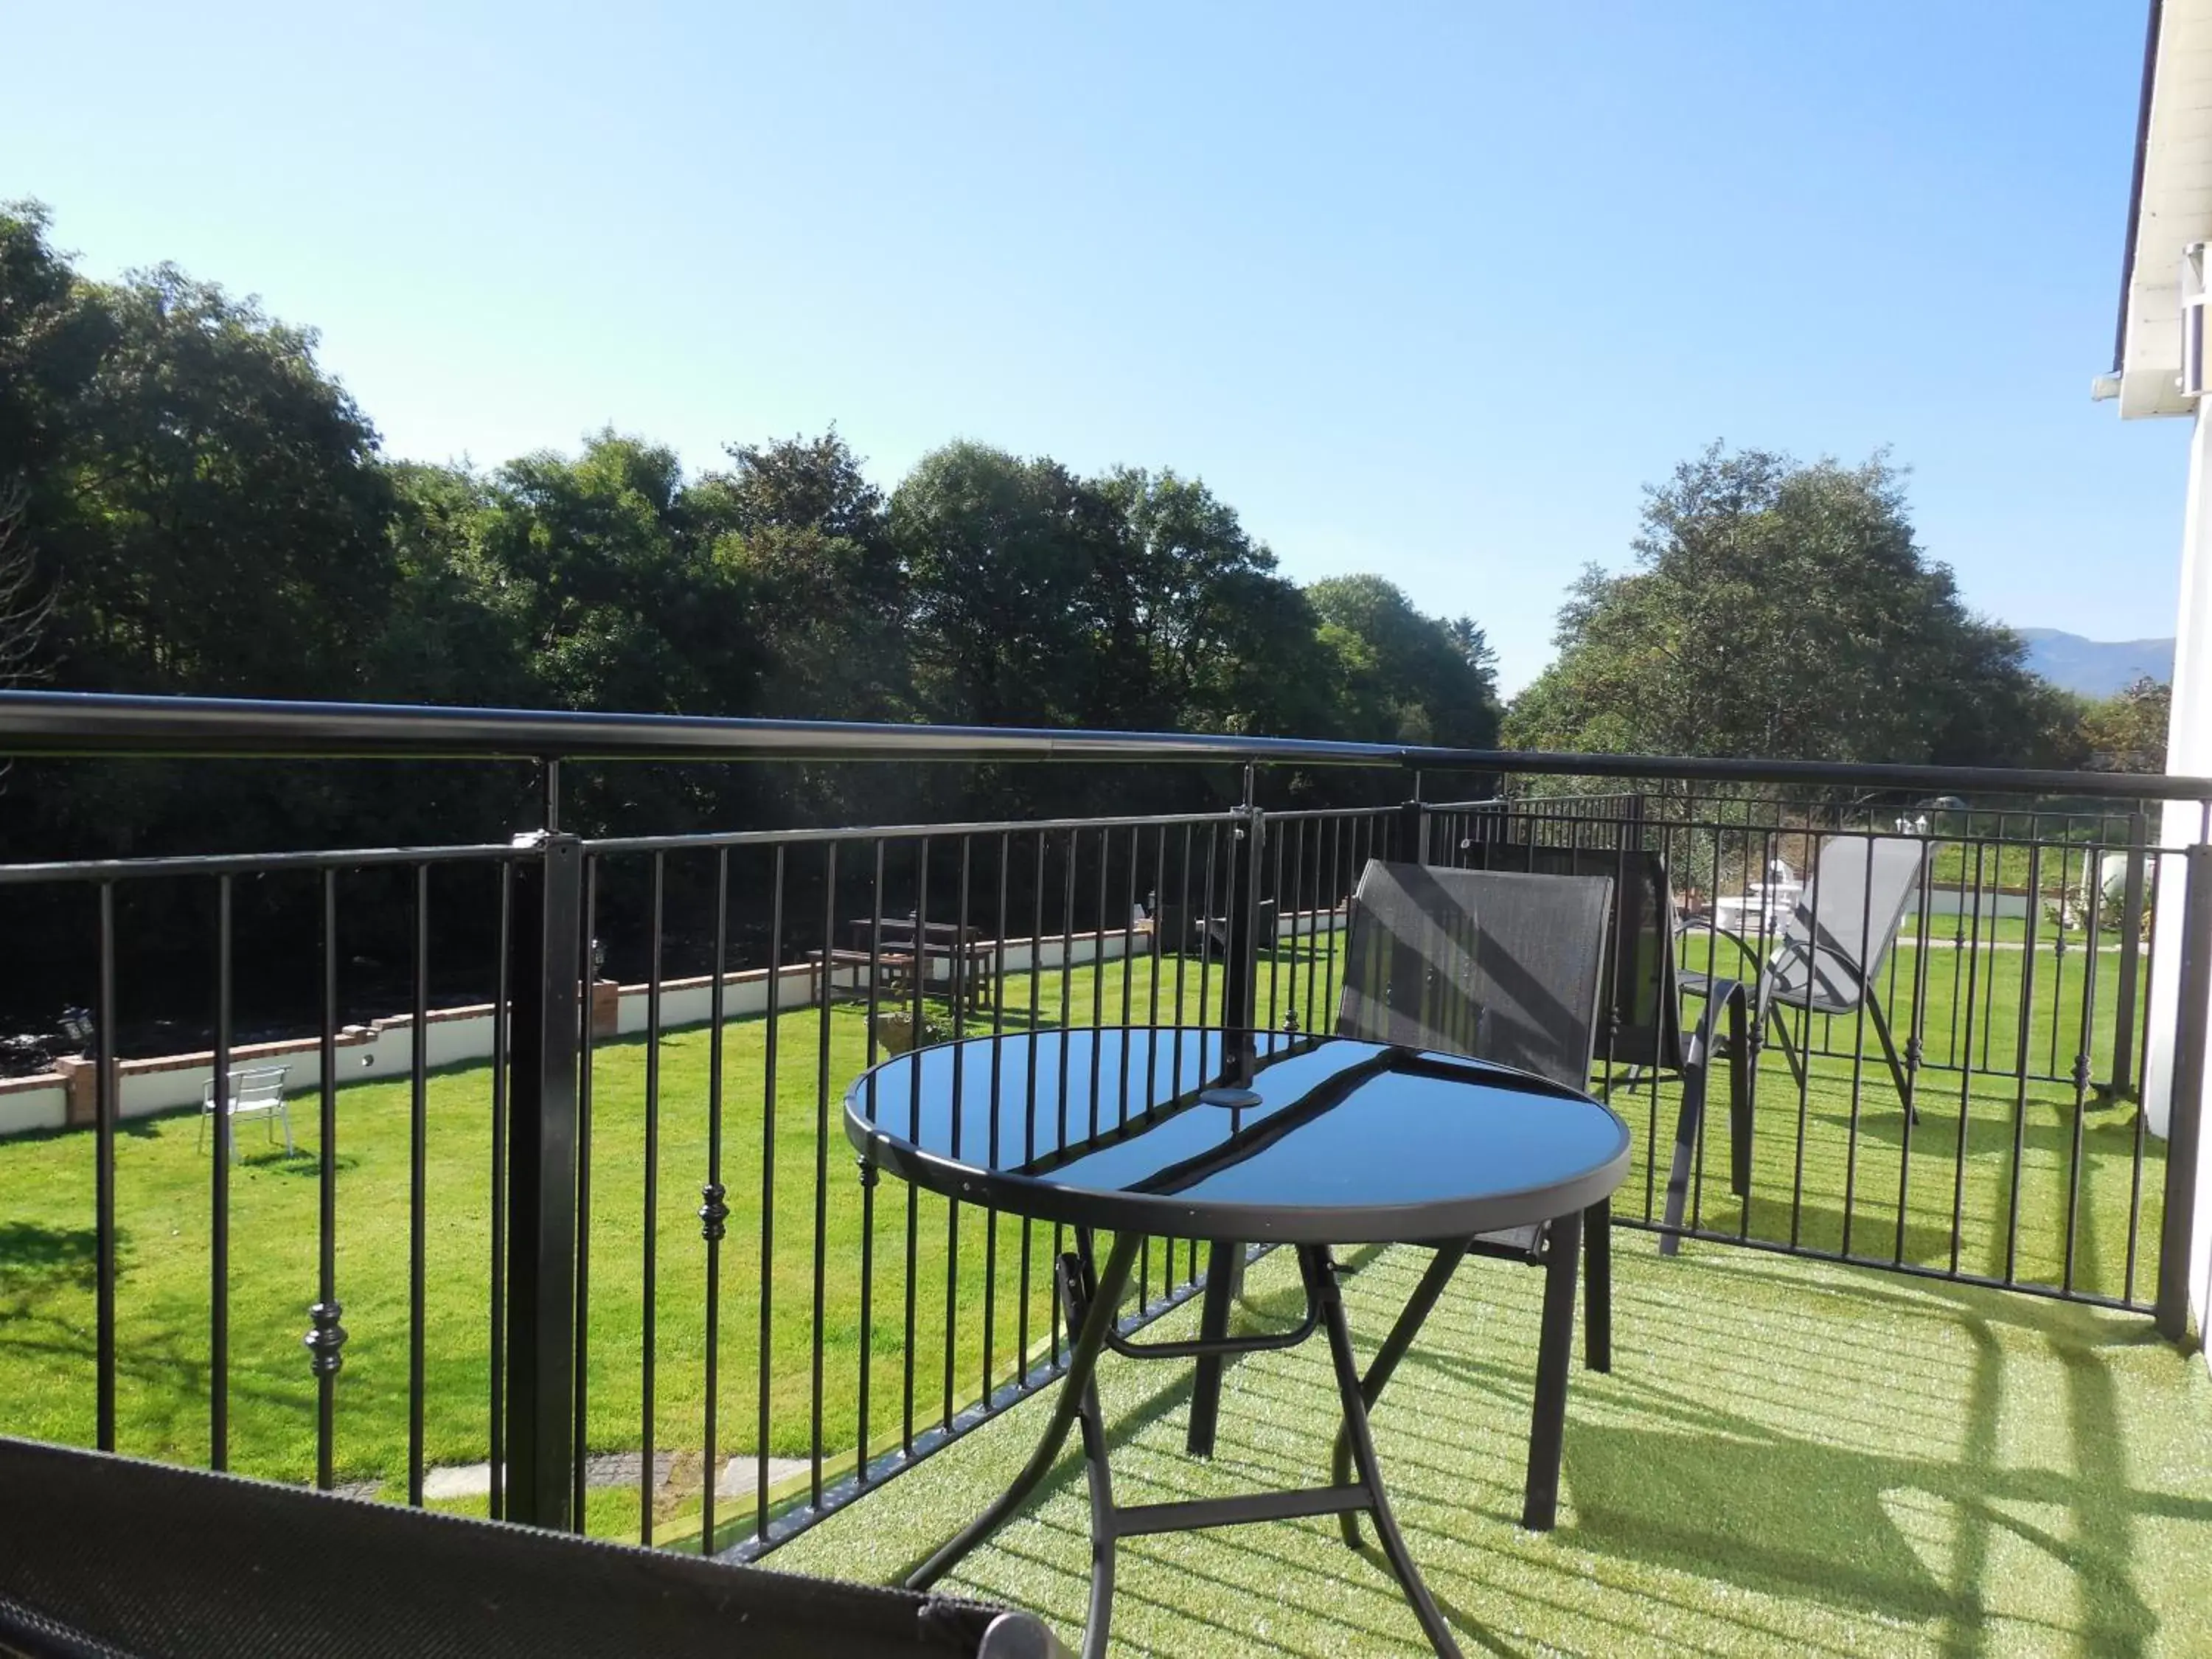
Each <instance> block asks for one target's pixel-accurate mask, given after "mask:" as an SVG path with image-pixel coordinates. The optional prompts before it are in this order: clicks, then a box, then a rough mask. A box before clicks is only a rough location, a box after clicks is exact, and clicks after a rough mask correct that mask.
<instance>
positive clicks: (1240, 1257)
mask: <svg viewBox="0 0 2212 1659" xmlns="http://www.w3.org/2000/svg"><path fill="white" fill-rule="evenodd" d="M1243 1278H1244V1247H1243V1245H1242V1244H1233V1243H1228V1242H1227V1241H1225V1240H1223V1239H1216V1240H1214V1241H1213V1242H1212V1243H1211V1244H1209V1245H1207V1246H1206V1297H1205V1300H1204V1301H1203V1302H1202V1303H1201V1304H1200V1307H1199V1315H1198V1338H1199V1340H1200V1341H1201V1342H1219V1341H1221V1340H1224V1339H1225V1338H1226V1337H1227V1336H1228V1334H1229V1310H1230V1309H1231V1307H1233V1306H1234V1305H1235V1304H1236V1301H1237V1290H1238V1288H1239V1287H1240V1285H1242V1284H1243ZM1226 1363H1227V1362H1226V1361H1225V1360H1224V1359H1223V1358H1222V1357H1221V1356H1220V1355H1218V1354H1206V1355H1201V1356H1200V1359H1199V1362H1198V1371H1197V1375H1196V1376H1194V1378H1193V1379H1192V1382H1191V1386H1190V1432H1189V1434H1188V1437H1186V1438H1185V1440H1184V1442H1183V1449H1185V1450H1186V1451H1188V1452H1189V1453H1190V1455H1192V1456H1193V1457H1211V1456H1212V1455H1213V1433H1214V1425H1216V1424H1217V1423H1218V1422H1219V1420H1220V1418H1221V1368H1222V1366H1223V1365H1224V1364H1226Z"/></svg>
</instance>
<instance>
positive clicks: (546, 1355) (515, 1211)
mask: <svg viewBox="0 0 2212 1659" xmlns="http://www.w3.org/2000/svg"><path fill="white" fill-rule="evenodd" d="M516 844H517V846H518V847H519V848H525V849H526V850H527V851H529V852H530V853H532V854H534V855H535V856H533V857H529V858H525V859H523V860H520V861H518V863H517V865H516V867H515V877H514V920H513V934H512V957H511V962H510V968H509V973H510V979H509V982H510V983H511V984H512V985H513V987H514V1008H513V1017H512V1020H511V1023H510V1028H509V1029H510V1031H511V1033H512V1036H511V1042H510V1047H509V1050H508V1055H507V1077H508V1082H507V1122H508V1133H507V1193H508V1200H507V1379H506V1389H505V1396H506V1427H507V1435H506V1439H507V1494H506V1495H507V1519H508V1520H510V1521H520V1522H526V1523H528V1524H531V1525H533V1526H540V1527H551V1528H563V1529H565V1528H567V1527H568V1525H569V1524H570V1522H571V1519H572V1516H571V1513H570V1493H571V1489H572V1486H571V1481H570V1478H569V1477H570V1472H571V1463H572V1461H573V1459H574V1455H575V1452H576V1448H575V1446H574V1443H573V1442H574V1427H573V1424H574V1406H575V1352H576V1338H575V1295H576V1261H577V1253H578V1249H579V1240H578V1238H577V1237H576V1106H577V1093H576V1091H577V1075H578V1064H579V1054H580V1048H581V1039H582V1030H583V1026H582V1009H583V1000H582V997H581V995H580V979H581V975H582V972H583V948H582V946H583V941H582V926H583V875H584V851H583V843H582V842H580V841H579V840H578V839H577V838H576V837H575V836H568V835H562V834H560V833H559V832H557V831H554V830H540V831H538V832H535V833H533V834H531V835H528V836H519V837H517V840H516Z"/></svg>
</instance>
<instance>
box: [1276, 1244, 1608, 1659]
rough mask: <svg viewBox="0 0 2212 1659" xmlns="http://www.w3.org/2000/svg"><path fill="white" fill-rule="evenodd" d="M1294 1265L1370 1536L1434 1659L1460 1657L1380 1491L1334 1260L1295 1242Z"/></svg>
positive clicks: (1380, 1478)
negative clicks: (1316, 1326)
mask: <svg viewBox="0 0 2212 1659" xmlns="http://www.w3.org/2000/svg"><path fill="white" fill-rule="evenodd" d="M1298 1265H1299V1266H1300V1267H1302V1268H1304V1271H1305V1274H1306V1282H1307V1285H1308V1289H1309V1293H1310V1295H1312V1296H1314V1297H1316V1298H1317V1300H1318V1301H1319V1303H1320V1306H1321V1318H1322V1329H1323V1330H1325V1331H1326V1332H1328V1355H1329V1358H1330V1360H1331V1361H1332V1362H1334V1365H1335V1369H1336V1391H1337V1394H1338V1395H1339V1397H1340V1399H1341V1400H1342V1401H1343V1406H1344V1426H1345V1432H1346V1437H1347V1439H1348V1440H1349V1441H1350V1443H1351V1446H1352V1462H1353V1463H1354V1464H1355V1465H1356V1466H1357V1467H1358V1471H1359V1481H1360V1485H1361V1486H1364V1487H1365V1488H1366V1503H1365V1505H1364V1507H1365V1508H1366V1510H1367V1512H1368V1513H1369V1515H1370V1516H1372V1517H1373V1519H1374V1522H1375V1535H1376V1538H1377V1540H1379V1541H1381V1543H1382V1546H1383V1558H1384V1559H1386V1560H1387V1561H1389V1564H1390V1571H1392V1572H1393V1573H1394V1574H1395V1575H1396V1576H1397V1579H1398V1583H1399V1586H1400V1587H1401V1589H1404V1591H1405V1592H1406V1600H1407V1601H1410V1602H1411V1603H1412V1604H1413V1617H1414V1618H1416V1619H1418V1620H1420V1625H1421V1632H1422V1633H1423V1634H1424V1635H1425V1636H1426V1637H1427V1638H1429V1645H1430V1646H1431V1647H1433V1648H1434V1649H1435V1650H1437V1655H1438V1659H1461V1654H1460V1650H1459V1644H1458V1643H1457V1642H1456V1641H1455V1640H1454V1639H1453V1638H1452V1633H1451V1627H1450V1626H1448V1625H1447V1624H1445V1623H1444V1617H1443V1613H1439V1612H1437V1604H1436V1600H1435V1598H1434V1597H1433V1596H1431V1595H1430V1594H1429V1587H1428V1586H1427V1585H1426V1584H1425V1583H1422V1581H1421V1574H1420V1570H1419V1568H1418V1567H1416V1566H1415V1565H1413V1555H1412V1553H1410V1552H1409V1551H1408V1550H1407V1548H1406V1541H1405V1539H1404V1537H1403V1536H1402V1535H1401V1534H1400V1533H1399V1531H1398V1522H1397V1517H1396V1516H1393V1515H1392V1514H1391V1513H1390V1500H1389V1498H1388V1497H1387V1496H1385V1495H1384V1492H1383V1472H1382V1470H1381V1469H1380V1468H1377V1467H1376V1461H1375V1442H1374V1439H1373V1437H1371V1436H1370V1434H1369V1433H1368V1431H1367V1401H1366V1399H1365V1398H1364V1392H1363V1389H1362V1385H1361V1383H1360V1379H1359V1361H1358V1357H1357V1356H1356V1355H1354V1354H1353V1352H1352V1331H1351V1328H1350V1327H1349V1326H1347V1325H1346V1322H1345V1317H1344V1297H1343V1295H1342V1293H1341V1291H1340V1290H1339V1289H1338V1286H1337V1282H1336V1263H1335V1262H1334V1261H1332V1260H1331V1259H1330V1257H1329V1254H1328V1250H1327V1249H1324V1248H1323V1247H1322V1246H1321V1245H1318V1244H1302V1245H1300V1246H1299V1247H1298ZM1569 1282H1570V1283H1571V1282H1572V1281H1571V1280H1570V1281H1569Z"/></svg>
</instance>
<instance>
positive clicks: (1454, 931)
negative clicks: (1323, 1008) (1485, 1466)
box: [1336, 860, 1613, 1538]
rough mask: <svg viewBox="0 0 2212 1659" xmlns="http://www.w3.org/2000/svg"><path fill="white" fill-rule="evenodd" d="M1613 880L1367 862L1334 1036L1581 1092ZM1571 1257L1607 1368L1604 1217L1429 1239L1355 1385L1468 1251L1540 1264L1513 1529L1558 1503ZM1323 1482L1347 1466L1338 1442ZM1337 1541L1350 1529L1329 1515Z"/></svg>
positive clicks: (1588, 1333)
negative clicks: (1419, 1268) (1531, 1384)
mask: <svg viewBox="0 0 2212 1659" xmlns="http://www.w3.org/2000/svg"><path fill="white" fill-rule="evenodd" d="M1612 908H1613V883H1612V881H1611V880H1610V878H1606V877H1601V876H1551V875H1530V874H1525V873H1523V874H1509V873H1502V872H1491V871H1480V870H1444V869H1438V868H1436V867H1434V866H1429V865H1421V864H1386V863H1383V861H1381V860H1370V862H1369V864H1368V866H1367V867H1366V868H1365V870H1364V871H1363V872H1361V873H1360V877H1359V885H1358V889H1357V890H1355V891H1354V892H1353V894H1352V914H1351V936H1350V938H1349V939H1347V940H1346V945H1345V970H1344V994H1343V999H1342V1001H1341V1002H1340V1005H1339V1007H1338V1012H1337V1020H1336V1030H1337V1033H1338V1035H1339V1036H1353V1037H1361V1038H1364V1039H1366V1040H1367V1041H1369V1042H1390V1043H1398V1044H1402V1045H1404V1046H1406V1047H1408V1048H1425V1049H1431V1050H1435V1051H1440V1052H1443V1053H1447V1054H1466V1055H1468V1056H1470V1057H1472V1058H1474V1059H1477V1060H1496V1061H1498V1062H1499V1063H1501V1064H1503V1065H1507V1066H1518V1067H1520V1068H1521V1069H1522V1070H1523V1071H1528V1072H1534V1073H1536V1075H1538V1076H1539V1077H1542V1078H1547V1079H1550V1080H1551V1081H1553V1082H1554V1083H1560V1084H1565V1085H1566V1086H1567V1087H1569V1088H1571V1089H1575V1090H1577V1091H1580V1090H1586V1089H1588V1088H1589V1081H1590V1066H1591V1056H1592V1048H1593V1044H1594V1041H1595V1033H1596V1029H1597V1011H1598V1006H1599V997H1600V989H1601V980H1602V979H1603V977H1604V972H1605V963H1606V949H1605V945H1606V929H1607V920H1608V918H1609V916H1610V915H1611V912H1612ZM1585 1234H1586V1235H1587V1241H1586V1243H1587V1254H1586V1256H1585V1260H1584V1263H1583V1267H1584V1272H1585V1273H1586V1275H1587V1280H1588V1283H1587V1294H1588V1297H1589V1306H1588V1309H1587V1310H1586V1313H1585V1324H1584V1331H1583V1344H1584V1346H1583V1363H1584V1364H1587V1365H1588V1366H1589V1368H1590V1369H1591V1370H1598V1371H1602V1370H1610V1369H1611V1367H1612V1363H1613V1359H1612V1349H1613V1273H1612V1243H1611V1207H1610V1206H1609V1205H1607V1204H1597V1205H1593V1206H1591V1207H1590V1208H1589V1210H1588V1211H1587V1212H1584V1213H1583V1215H1580V1216H1567V1217H1562V1218H1558V1219H1556V1220H1553V1221H1549V1222H1546V1223H1544V1224H1542V1225H1538V1226H1533V1227H1521V1228H1516V1229H1514V1230H1513V1231H1510V1232H1504V1233H1487V1234H1484V1235H1482V1236H1480V1237H1475V1238H1465V1239H1448V1240H1441V1241H1437V1243H1435V1246H1434V1248H1435V1250H1436V1255H1435V1256H1434V1258H1433V1259H1432V1260H1431V1261H1430V1263H1429V1266H1428V1269H1427V1271H1426V1272H1425V1273H1423V1275H1422V1277H1421V1281H1420V1284H1419V1286H1418V1287H1417V1288H1416V1289H1415V1291H1414V1292H1413V1298H1412V1300H1410V1301H1409V1302H1408V1303H1407V1304H1406V1310H1405V1311H1404V1312H1403V1313H1402V1314H1401V1315H1400V1316H1399V1317H1398V1322H1397V1324H1396V1325H1395V1326H1394V1327H1393V1328H1392V1329H1391V1332H1390V1334H1389V1337H1388V1338H1387V1339H1386V1340H1384V1342H1383V1346H1382V1347H1381V1348H1380V1349H1379V1350H1377V1352H1376V1357H1375V1359H1374V1362H1373V1364H1371V1365H1370V1367H1369V1368H1368V1372H1367V1376H1366V1377H1365V1378H1364V1381H1363V1383H1362V1391H1363V1393H1364V1396H1365V1398H1366V1400H1367V1402H1368V1404H1370V1406H1371V1405H1373V1404H1374V1403H1375V1401H1376V1399H1377V1398H1378V1397H1380V1395H1381V1394H1382V1392H1383V1388H1384V1386H1385V1385H1386V1384H1387V1383H1389V1380H1390V1375H1391V1373H1392V1372H1393V1371H1394V1370H1396V1369H1397V1365H1398V1362H1399V1361H1400V1360H1401V1358H1404V1356H1405V1353H1406V1351H1407V1348H1408V1347H1409V1346H1411V1345H1412V1343H1413V1338H1414V1336H1415V1335H1416V1334H1418V1332H1419V1329H1420V1327H1421V1324H1422V1322H1423V1321H1424V1320H1425V1319H1426V1318H1427V1317H1428V1315H1429V1311H1430V1310H1431V1309H1432V1308H1433V1307H1434V1306H1435V1305H1436V1303H1437V1297H1440V1296H1442V1295H1443V1291H1444V1287H1445V1285H1448V1284H1449V1283H1450V1281H1451V1277H1452V1274H1453V1273H1455V1272H1456V1271H1457V1269H1458V1267H1459V1264H1460V1262H1461V1261H1462V1260H1463V1259H1465V1258H1466V1257H1467V1256H1468V1255H1490V1256H1499V1257H1504V1258H1505V1259H1507V1260H1509V1261H1519V1262H1522V1263H1525V1264H1527V1265H1528V1266H1531V1267H1543V1268H1545V1269H1546V1270H1547V1272H1546V1282H1545V1286H1544V1315H1543V1329H1542V1333H1541V1336H1540V1337H1539V1339H1538V1345H1537V1364H1536V1396H1535V1405H1534V1413H1533V1415H1532V1421H1531V1424H1530V1428H1529V1434H1528V1486H1527V1491H1526V1493H1525V1495H1524V1497H1523V1499H1522V1525H1523V1526H1525V1527H1528V1528H1532V1529H1534V1530H1537V1531H1541V1530H1543V1529H1545V1528H1549V1527H1550V1526H1551V1525H1552V1522H1553V1519H1554V1517H1555V1516H1556V1514H1557V1511H1558V1508H1559V1447H1560V1437H1561V1434H1562V1432H1563V1431H1564V1429H1565V1417H1566V1401H1567V1370H1568V1357H1569V1354H1570V1353H1571V1350H1572V1348H1573V1340H1574V1319H1575V1266H1576V1257H1577V1253H1578V1251H1581V1250H1582V1249H1583V1246H1584V1243H1585V1239H1584V1235H1585ZM1336 1464H1337V1476H1336V1478H1337V1479H1338V1480H1340V1481H1341V1480H1344V1479H1346V1474H1347V1471H1348V1469H1349V1468H1350V1457H1349V1448H1348V1447H1347V1446H1346V1444H1345V1443H1344V1441H1343V1437H1341V1436H1340V1437H1339V1441H1338V1445H1337V1457H1336ZM1345 1531H1346V1537H1347V1538H1352V1537H1355V1536H1356V1534H1355V1532H1354V1522H1353V1520H1352V1517H1351V1516H1348V1515H1347V1516H1346V1517H1345Z"/></svg>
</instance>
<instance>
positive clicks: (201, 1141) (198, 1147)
mask: <svg viewBox="0 0 2212 1659" xmlns="http://www.w3.org/2000/svg"><path fill="white" fill-rule="evenodd" d="M207 1121H208V1115H207V1114H206V1113H205V1112H204V1111H203V1112H202V1113H201V1114H200V1132H199V1133H198V1134H197V1136H196V1137H195V1138H194V1139H193V1141H192V1151H193V1152H195V1153H199V1152H205V1151H207Z"/></svg>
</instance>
